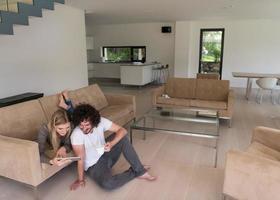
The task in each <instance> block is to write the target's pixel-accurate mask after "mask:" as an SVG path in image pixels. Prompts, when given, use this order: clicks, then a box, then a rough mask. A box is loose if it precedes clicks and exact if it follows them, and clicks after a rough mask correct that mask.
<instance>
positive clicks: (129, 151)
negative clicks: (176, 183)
mask: <svg viewBox="0 0 280 200" xmlns="http://www.w3.org/2000/svg"><path fill="white" fill-rule="evenodd" d="M114 137H115V133H114V134H111V135H110V136H109V137H107V138H106V141H111V140H112V139H114ZM121 153H123V155H124V157H125V159H126V160H127V161H128V162H129V164H130V166H131V167H130V168H129V169H128V170H126V171H125V172H123V173H121V174H117V175H114V176H113V175H112V172H111V169H112V167H113V166H114V164H115V163H116V162H117V161H118V159H119V157H120V155H121ZM145 172H146V170H145V169H144V167H143V165H142V164H141V162H140V160H139V158H138V156H137V154H136V152H135V150H134V148H133V146H132V145H131V144H130V142H129V140H128V138H127V137H126V136H125V137H123V138H122V139H121V140H120V141H119V142H118V143H117V144H116V145H115V146H114V147H113V148H112V149H111V151H110V152H105V153H104V154H103V155H102V156H101V157H100V158H99V160H98V161H97V163H96V164H95V165H93V166H91V167H90V168H89V169H88V170H87V174H88V175H89V176H90V177H91V178H92V179H93V180H94V181H95V182H96V183H97V184H98V185H100V186H101V187H102V188H104V189H107V190H112V189H115V188H118V187H120V186H122V185H124V184H125V183H127V182H129V181H130V180H132V179H133V178H135V177H137V176H141V175H143V174H144V173H145Z"/></svg>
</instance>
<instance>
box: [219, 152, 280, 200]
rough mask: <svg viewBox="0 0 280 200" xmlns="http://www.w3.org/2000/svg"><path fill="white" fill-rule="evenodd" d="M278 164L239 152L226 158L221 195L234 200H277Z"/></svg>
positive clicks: (279, 167) (279, 169) (279, 176)
mask: <svg viewBox="0 0 280 200" xmlns="http://www.w3.org/2000/svg"><path fill="white" fill-rule="evenodd" d="M279 188H280V163H279V161H274V160H269V159H266V158H262V157H258V156H255V155H253V154H250V153H247V152H241V151H233V150H231V151H229V152H228V153H227V158H226V167H225V179H224V186H223V193H224V194H226V195H228V196H230V197H233V198H235V199H261V200H270V199H279V197H280V196H279Z"/></svg>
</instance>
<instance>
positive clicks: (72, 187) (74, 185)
mask: <svg viewBox="0 0 280 200" xmlns="http://www.w3.org/2000/svg"><path fill="white" fill-rule="evenodd" d="M85 185H86V181H85V180H75V182H74V183H72V184H71V185H70V190H76V189H78V188H79V187H80V186H82V187H85Z"/></svg>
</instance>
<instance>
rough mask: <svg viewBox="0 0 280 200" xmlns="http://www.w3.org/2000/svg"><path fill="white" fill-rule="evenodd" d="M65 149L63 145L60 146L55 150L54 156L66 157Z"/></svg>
mask: <svg viewBox="0 0 280 200" xmlns="http://www.w3.org/2000/svg"><path fill="white" fill-rule="evenodd" d="M66 155H67V154H66V149H65V147H60V148H59V149H58V150H57V152H56V156H55V157H62V158H64V157H66Z"/></svg>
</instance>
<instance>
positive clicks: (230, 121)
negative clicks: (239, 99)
mask: <svg viewBox="0 0 280 200" xmlns="http://www.w3.org/2000/svg"><path fill="white" fill-rule="evenodd" d="M231 125H232V119H231V118H230V119H228V127H229V128H231Z"/></svg>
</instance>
